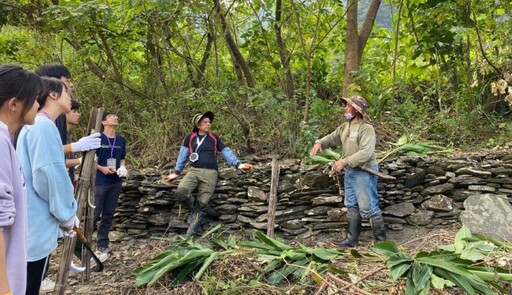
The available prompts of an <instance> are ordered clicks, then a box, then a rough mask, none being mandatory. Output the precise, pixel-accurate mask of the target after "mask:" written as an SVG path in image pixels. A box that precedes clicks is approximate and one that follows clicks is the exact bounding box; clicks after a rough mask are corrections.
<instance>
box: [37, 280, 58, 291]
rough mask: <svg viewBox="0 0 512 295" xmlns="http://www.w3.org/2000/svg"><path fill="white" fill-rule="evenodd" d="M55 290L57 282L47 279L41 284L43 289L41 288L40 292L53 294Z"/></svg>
mask: <svg viewBox="0 0 512 295" xmlns="http://www.w3.org/2000/svg"><path fill="white" fill-rule="evenodd" d="M53 289H55V282H54V281H52V280H50V278H48V277H47V278H45V279H44V280H43V281H42V282H41V287H40V288H39V291H42V292H45V293H46V292H53Z"/></svg>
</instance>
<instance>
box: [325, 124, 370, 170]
mask: <svg viewBox="0 0 512 295" xmlns="http://www.w3.org/2000/svg"><path fill="white" fill-rule="evenodd" d="M320 143H321V144H322V148H332V147H336V146H339V145H341V146H342V147H343V158H342V160H341V162H342V163H343V166H350V167H352V168H356V167H361V166H371V165H375V164H377V160H376V155H375V143H376V136H375V130H374V129H373V126H372V125H370V124H367V123H365V122H364V121H360V122H358V123H355V124H354V123H350V122H345V123H343V124H341V125H340V126H339V127H338V128H336V130H334V131H333V132H332V133H331V134H328V135H326V136H324V137H323V138H322V139H320Z"/></svg>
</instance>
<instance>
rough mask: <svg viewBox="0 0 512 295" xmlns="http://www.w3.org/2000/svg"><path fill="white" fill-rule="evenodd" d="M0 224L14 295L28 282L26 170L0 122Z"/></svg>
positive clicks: (18, 293)
mask: <svg viewBox="0 0 512 295" xmlns="http://www.w3.org/2000/svg"><path fill="white" fill-rule="evenodd" d="M0 152H1V155H0V228H1V230H2V232H3V235H4V241H5V246H6V247H5V249H6V259H7V261H6V267H7V279H8V281H9V286H10V288H11V292H12V294H14V295H20V294H25V286H26V284H27V202H26V191H25V185H24V181H23V173H22V172H21V167H20V165H19V163H18V158H17V157H16V152H15V151H14V147H13V145H12V142H11V137H10V135H9V131H8V130H7V126H6V125H5V124H4V123H2V122H0Z"/></svg>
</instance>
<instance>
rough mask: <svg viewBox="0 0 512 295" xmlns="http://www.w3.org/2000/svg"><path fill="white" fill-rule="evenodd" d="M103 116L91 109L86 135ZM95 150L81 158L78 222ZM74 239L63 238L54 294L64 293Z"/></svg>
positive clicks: (91, 170) (89, 185)
mask: <svg viewBox="0 0 512 295" xmlns="http://www.w3.org/2000/svg"><path fill="white" fill-rule="evenodd" d="M102 115H103V109H98V108H93V109H92V110H91V115H90V117H89V127H88V128H87V134H90V133H92V132H96V131H99V130H101V119H102ZM95 155H96V150H90V151H87V152H85V153H84V155H83V157H82V165H81V167H80V173H79V175H80V177H79V179H78V185H77V189H76V196H75V197H76V199H77V205H78V209H77V211H76V216H77V217H78V219H79V220H82V217H83V216H84V212H85V208H86V206H87V201H88V195H89V193H90V191H91V187H94V183H93V182H92V179H94V178H93V174H95V173H96V165H95V159H94V158H95ZM75 244H76V238H72V239H71V238H69V237H65V238H64V245H63V251H62V256H61V258H60V267H59V272H58V274H57V280H56V282H55V294H58V295H64V294H65V292H66V287H67V285H66V282H67V278H68V272H69V263H70V262H71V258H72V257H73V252H74V250H75Z"/></svg>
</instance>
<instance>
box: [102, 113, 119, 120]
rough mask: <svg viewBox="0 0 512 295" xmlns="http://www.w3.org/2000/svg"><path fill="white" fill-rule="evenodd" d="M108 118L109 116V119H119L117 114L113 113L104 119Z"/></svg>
mask: <svg viewBox="0 0 512 295" xmlns="http://www.w3.org/2000/svg"><path fill="white" fill-rule="evenodd" d="M108 118H111V119H114V120H117V119H119V117H118V116H117V115H114V114H110V115H108V116H107V117H106V118H105V119H108Z"/></svg>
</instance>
